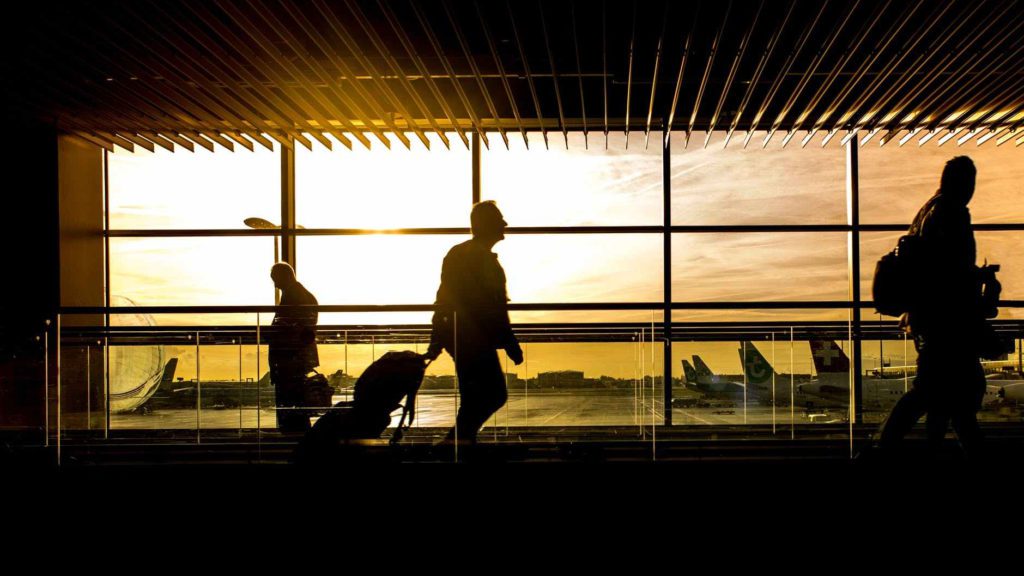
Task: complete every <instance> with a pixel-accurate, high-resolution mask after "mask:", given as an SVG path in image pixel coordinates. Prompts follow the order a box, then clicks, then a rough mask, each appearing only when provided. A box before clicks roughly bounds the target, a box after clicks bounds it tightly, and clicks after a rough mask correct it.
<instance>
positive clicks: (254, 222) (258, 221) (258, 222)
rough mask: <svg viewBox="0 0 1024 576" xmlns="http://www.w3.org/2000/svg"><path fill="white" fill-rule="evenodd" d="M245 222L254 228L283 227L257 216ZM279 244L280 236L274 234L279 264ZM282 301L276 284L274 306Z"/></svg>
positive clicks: (274, 228) (269, 228) (270, 228)
mask: <svg viewBox="0 0 1024 576" xmlns="http://www.w3.org/2000/svg"><path fill="white" fill-rule="evenodd" d="M243 222H245V225H246V226H248V227H249V228H252V229H253V230H280V229H281V227H280V226H278V225H277V224H274V223H273V222H271V221H270V220H265V219H263V218H255V217H254V218H246V219H245V220H243ZM277 244H278V237H277V236H276V235H275V236H274V264H277V261H278V260H279V258H280V251H279V248H278V247H277ZM280 303H281V292H280V291H279V290H278V289H277V287H276V286H275V287H274V306H277V305H278V304H280Z"/></svg>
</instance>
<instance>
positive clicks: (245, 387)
mask: <svg viewBox="0 0 1024 576" xmlns="http://www.w3.org/2000/svg"><path fill="white" fill-rule="evenodd" d="M177 366H178V359H177V358H171V359H170V360H168V361H167V365H166V366H165V367H164V374H163V378H161V380H160V386H159V387H158V388H157V389H156V391H155V392H154V393H153V395H152V396H151V397H150V398H149V400H148V401H147V402H146V403H145V404H143V405H142V406H141V407H140V409H142V410H144V411H150V410H160V409H173V408H195V407H196V401H197V399H198V398H200V397H201V398H202V404H201V406H200V407H201V408H203V409H210V408H237V407H239V406H252V407H255V406H257V405H258V406H261V407H264V408H268V407H271V406H273V405H274V387H273V386H272V385H271V383H270V373H269V372H267V373H266V374H265V375H264V376H263V378H260V380H259V382H253V381H251V380H250V381H245V382H239V381H237V380H209V381H206V380H204V381H201V382H199V383H198V385H197V383H196V381H195V380H188V381H185V380H177V381H176V380H174V372H175V370H176V369H177Z"/></svg>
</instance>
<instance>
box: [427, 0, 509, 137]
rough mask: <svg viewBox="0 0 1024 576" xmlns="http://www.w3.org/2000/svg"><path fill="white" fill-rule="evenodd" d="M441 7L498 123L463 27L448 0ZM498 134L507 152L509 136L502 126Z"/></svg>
mask: <svg viewBox="0 0 1024 576" xmlns="http://www.w3.org/2000/svg"><path fill="white" fill-rule="evenodd" d="M441 6H442V7H443V8H444V11H445V13H446V14H447V15H448V22H450V23H451V26H452V30H453V31H454V32H455V39H456V40H457V41H458V43H459V47H460V48H461V49H462V54H463V56H464V57H465V58H466V63H467V64H468V65H469V69H470V71H472V72H473V77H474V78H475V79H476V85H477V88H478V89H479V90H480V94H481V96H483V99H484V104H485V105H486V106H487V110H488V111H489V112H490V113H491V118H493V119H494V120H495V121H497V120H498V119H499V118H500V116H499V114H498V110H497V109H496V108H495V107H494V100H493V99H492V98H491V93H490V90H488V89H487V85H486V84H484V78H483V76H482V75H481V74H480V68H479V67H478V66H477V64H476V59H475V58H474V57H473V53H472V52H471V51H470V49H469V44H468V43H467V42H466V36H465V35H464V34H463V33H462V27H461V26H459V21H458V20H456V19H455V16H454V14H452V10H451V6H450V5H449V3H448V0H441ZM498 134H499V135H500V136H501V140H502V141H503V142H504V143H505V149H506V150H507V149H508V134H506V133H505V130H504V128H502V127H501V126H500V125H499V126H498Z"/></svg>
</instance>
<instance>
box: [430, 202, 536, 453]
mask: <svg viewBox="0 0 1024 576" xmlns="http://www.w3.org/2000/svg"><path fill="white" fill-rule="evenodd" d="M470 223H471V226H472V230H473V238H472V239H471V240H468V241H466V242H463V243H462V244H459V245H457V246H455V247H453V248H452V249H451V250H449V251H448V255H447V256H445V259H444V264H443V265H442V267H441V286H440V287H439V288H438V289H437V300H436V302H435V303H434V318H433V332H432V334H431V337H430V348H429V349H428V350H427V354H426V356H427V358H429V359H431V360H433V359H435V358H437V357H438V356H439V355H440V354H441V351H442V349H444V350H448V353H449V354H451V355H452V358H454V359H455V372H456V374H457V375H458V379H459V395H460V397H461V398H462V404H461V406H460V407H459V413H458V415H457V416H456V419H455V427H453V428H452V429H451V430H450V431H449V432H448V436H446V437H445V440H444V441H443V442H442V444H450V443H452V442H454V440H455V439H456V436H457V437H458V441H459V442H460V443H463V442H465V443H472V442H475V441H476V435H477V432H478V431H479V430H480V427H481V426H483V424H484V422H486V421H487V419H488V418H490V417H491V415H492V414H494V413H495V412H496V411H497V410H498V409H499V408H501V407H502V406H503V405H504V404H505V401H506V400H507V399H508V392H507V390H506V388H505V374H504V372H503V371H502V369H501V364H500V363H499V362H498V353H497V349H498V348H502V349H504V350H505V351H506V352H507V353H508V356H509V358H511V359H512V361H513V362H515V363H516V364H517V365H518V364H520V363H522V361H523V351H522V349H521V348H520V347H519V341H518V340H516V337H515V334H513V333H512V328H511V326H510V324H509V318H508V294H507V292H506V289H505V271H504V270H503V269H502V268H501V264H499V263H498V256H497V254H495V253H493V252H491V248H493V247H494V245H495V244H497V243H498V242H499V241H501V240H502V239H504V238H505V227H506V226H508V224H507V223H506V222H505V220H504V218H503V217H502V215H501V212H500V211H499V210H498V207H497V206H496V205H495V204H494V202H490V201H488V202H480V203H478V204H476V205H475V206H473V211H472V212H471V214H470Z"/></svg>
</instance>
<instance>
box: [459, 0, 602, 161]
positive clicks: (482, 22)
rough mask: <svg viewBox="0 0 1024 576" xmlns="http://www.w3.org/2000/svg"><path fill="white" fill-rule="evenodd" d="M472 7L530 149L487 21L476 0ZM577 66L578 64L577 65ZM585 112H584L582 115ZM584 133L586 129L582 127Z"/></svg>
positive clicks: (517, 125) (524, 140)
mask: <svg viewBox="0 0 1024 576" xmlns="http://www.w3.org/2000/svg"><path fill="white" fill-rule="evenodd" d="M473 7H474V8H476V15H477V18H478V19H479V22H480V30H481V31H482V32H483V33H484V39H486V40H487V49H488V50H489V51H490V53H491V59H492V60H493V61H494V67H495V69H496V70H497V71H498V75H499V76H501V85H502V87H503V88H504V89H505V97H506V98H508V104H509V107H510V109H511V110H512V116H514V117H515V119H516V127H517V128H518V129H519V134H520V135H521V136H522V137H523V144H524V145H525V146H526V148H527V149H529V148H530V139H529V138H527V136H526V128H525V127H524V126H523V118H522V116H520V114H519V106H518V105H517V104H516V97H515V94H513V93H512V85H511V84H510V83H509V81H508V74H506V73H505V65H504V64H503V63H502V61H501V56H500V55H498V49H497V47H496V46H495V45H494V37H493V36H492V35H491V30H490V26H489V25H488V24H487V19H486V18H484V14H483V12H482V11H481V10H480V3H479V2H478V1H477V0H474V1H473ZM578 61H579V55H578V54H577V62H578ZM577 66H578V64H577ZM582 82H583V80H582V78H581V79H580V83H581V88H580V90H581V97H582ZM585 114H586V112H585V111H584V115H585ZM583 130H584V132H586V127H584V129H583Z"/></svg>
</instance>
